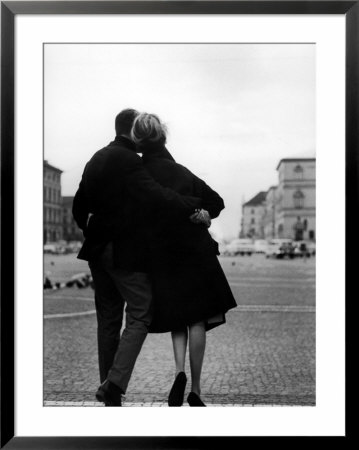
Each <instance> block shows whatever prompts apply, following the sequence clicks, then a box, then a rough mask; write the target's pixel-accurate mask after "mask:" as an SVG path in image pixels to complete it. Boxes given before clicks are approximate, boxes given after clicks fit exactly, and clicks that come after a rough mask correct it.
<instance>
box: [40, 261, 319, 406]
mask: <svg viewBox="0 0 359 450" xmlns="http://www.w3.org/2000/svg"><path fill="white" fill-rule="evenodd" d="M220 260H221V264H222V266H223V268H224V270H225V273H226V275H227V277H228V280H229V282H230V284H231V287H232V290H233V293H234V295H235V297H236V300H237V303H238V307H237V308H235V309H233V310H232V311H230V312H229V313H228V314H227V323H226V324H225V325H222V326H220V327H218V328H215V329H214V330H212V331H209V332H208V333H207V348H206V354H205V359H204V365H203V376H202V398H203V400H204V401H205V402H206V403H207V405H208V406H211V405H213V406H251V405H260V406H263V405H269V406H270V405H276V406H279V405H283V406H284V405H303V406H304V405H306V406H311V405H315V258H309V259H307V260H303V259H295V260H273V259H270V260H269V259H266V258H265V257H264V255H262V254H259V255H253V256H251V257H248V256H245V257H235V258H234V257H226V258H224V257H223V258H221V259H220ZM45 271H48V272H51V273H49V277H50V279H51V280H53V281H60V282H61V281H65V280H68V279H69V278H70V277H71V276H72V275H73V274H74V273H79V272H88V267H87V264H86V263H84V262H81V261H79V260H76V259H75V256H74V255H64V256H49V255H46V256H45ZM44 313H45V318H44V339H45V355H44V402H45V405H47V406H101V405H100V404H99V403H97V402H96V401H95V398H94V392H95V391H96V389H97V387H98V384H99V377H98V365H97V346H96V316H95V313H94V300H93V291H92V289H91V288H85V289H79V288H65V289H60V290H54V291H50V292H46V293H45V295H44ZM187 357H188V356H187ZM186 371H187V375H189V364H188V363H187V367H186ZM173 377H174V362H173V356H172V344H171V339H170V334H169V333H165V334H150V335H149V336H148V338H147V339H146V341H145V344H144V347H143V349H142V352H141V354H140V356H139V358H138V361H137V364H136V367H135V370H134V373H133V376H132V378H131V381H130V385H129V387H128V392H127V395H126V399H125V406H166V400H167V395H168V392H169V389H170V387H171V384H172V382H173ZM189 390H190V380H189V383H188V384H187V391H189Z"/></svg>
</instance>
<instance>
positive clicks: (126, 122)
mask: <svg viewBox="0 0 359 450" xmlns="http://www.w3.org/2000/svg"><path fill="white" fill-rule="evenodd" d="M138 114H139V112H138V111H136V110H135V109H124V110H122V111H121V112H120V113H119V114H117V116H116V120H115V129H116V136H121V134H128V135H129V134H130V132H131V128H132V125H133V122H134V120H135V119H136V117H137V116H138Z"/></svg>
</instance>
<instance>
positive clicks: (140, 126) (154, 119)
mask: <svg viewBox="0 0 359 450" xmlns="http://www.w3.org/2000/svg"><path fill="white" fill-rule="evenodd" d="M166 136H167V128H166V126H165V124H163V123H162V122H161V120H160V118H159V117H158V116H156V115H155V114H147V113H141V114H139V115H138V116H137V117H136V119H135V121H134V122H133V126H132V130H131V138H132V140H133V142H134V143H135V144H137V145H139V146H141V145H146V144H149V143H153V144H155V143H160V144H165V143H166Z"/></svg>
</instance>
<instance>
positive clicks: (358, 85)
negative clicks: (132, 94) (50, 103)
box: [0, 0, 359, 449]
mask: <svg viewBox="0 0 359 450" xmlns="http://www.w3.org/2000/svg"><path fill="white" fill-rule="evenodd" d="M18 14H324V15H326V14H341V15H345V20H346V292H347V298H348V293H349V292H352V288H354V287H355V286H354V278H355V277H354V276H353V275H354V270H355V268H354V266H353V265H352V264H350V258H351V256H352V255H353V251H355V249H354V248H353V246H352V245H351V246H350V248H349V245H348V242H349V240H350V238H351V237H353V238H355V236H356V234H355V233H356V232H357V230H358V229H359V226H358V219H357V217H356V215H355V214H353V212H352V210H353V208H352V206H353V205H355V207H356V206H357V205H358V190H359V189H358V188H359V183H358V166H359V164H358V154H359V132H358V130H359V114H358V111H359V1H337V0H333V1H236V0H234V1H200V0H197V1H92V2H90V1H77V2H76V1H26V2H25V1H4V2H1V80H2V82H1V193H2V196H1V215H0V219H2V220H1V241H0V243H1V445H0V446H1V448H6V449H45V448H46V449H75V448H76V449H80V448H81V449H85V448H86V449H98V448H103V449H112V448H117V449H118V448H126V449H127V448H156V449H157V448H207V447H211V446H214V447H217V446H219V445H220V446H225V447H229V446H230V445H232V444H233V441H237V439H238V438H237V437H235V438H229V437H228V438H227V437H203V436H202V437H201V436H199V437H160V436H158V437H141V438H139V437H51V438H49V437H40V436H39V437H25V436H15V435H14V421H15V420H14V419H15V409H14V331H15V330H14V281H15V279H14V245H15V243H14V58H15V55H14V31H15V28H14V21H15V17H16V15H18ZM354 245H355V246H357V244H354ZM346 311H347V312H346V319H348V309H347V308H346ZM346 340H347V341H348V327H346ZM346 400H347V402H346V408H347V411H348V400H349V399H348V397H347V398H346ZM346 416H347V419H348V415H346ZM348 426H349V422H348V421H347V422H346V437H349V432H350V430H349V428H348ZM218 440H220V441H221V442H217V441H218ZM235 445H238V442H235Z"/></svg>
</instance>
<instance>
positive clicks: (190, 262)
mask: <svg viewBox="0 0 359 450" xmlns="http://www.w3.org/2000/svg"><path fill="white" fill-rule="evenodd" d="M132 139H133V140H134V141H135V143H136V144H137V145H138V146H139V147H140V150H141V153H142V154H143V161H144V164H145V166H146V168H147V170H148V171H149V173H150V174H151V175H152V177H153V178H154V179H155V180H156V181H157V182H159V183H160V184H161V185H163V186H165V187H168V188H171V189H173V190H174V191H176V192H178V193H179V194H182V195H191V196H195V197H199V198H201V199H202V210H200V211H196V212H195V213H194V214H193V215H192V216H191V217H189V218H188V219H183V218H181V217H180V216H176V212H175V211H168V210H161V211H158V212H156V213H154V214H152V215H151V219H150V222H149V223H148V222H147V223H146V233H147V241H148V245H149V250H150V251H149V254H150V273H151V279H152V286H153V299H154V300H153V302H154V318H153V321H152V325H151V328H150V332H152V333H163V332H169V331H171V333H172V342H173V350H174V357H175V363H176V377H175V382H174V384H173V386H172V389H171V392H170V394H169V398H168V403H169V406H181V405H182V403H183V396H184V390H185V386H186V382H187V378H186V375H185V373H184V367H185V356H186V349H187V341H188V344H189V358H190V367H191V379H192V388H191V393H190V394H189V396H188V399H187V400H188V403H189V404H190V405H191V406H205V405H204V403H203V402H202V401H201V399H200V393H201V390H200V377H201V370H202V362H203V356H204V351H205V345H206V331H208V330H210V329H212V328H214V327H216V326H218V325H221V324H223V323H225V313H226V312H227V311H228V310H229V309H230V308H234V307H235V306H236V302H235V300H234V297H233V294H232V292H231V289H230V287H229V284H228V282H227V279H226V277H225V275H224V273H223V270H222V268H221V266H220V264H219V261H218V258H217V255H219V251H218V244H217V242H216V241H214V240H213V239H212V237H211V235H210V233H209V231H208V227H209V226H210V222H211V219H213V218H215V217H218V215H219V214H220V212H221V210H222V209H223V208H224V203H223V200H222V198H221V197H220V196H219V195H218V194H217V193H216V192H215V191H213V190H212V189H211V188H210V187H209V186H208V185H207V184H206V183H205V182H204V181H202V180H201V179H199V178H198V177H196V176H195V175H194V174H192V173H191V172H190V171H189V170H188V169H186V168H185V167H183V166H181V165H180V164H177V163H176V162H175V161H174V159H173V158H172V156H171V155H170V154H169V152H168V151H167V149H166V147H165V142H166V129H165V127H164V125H163V124H162V123H161V122H160V120H159V118H158V117H157V116H155V115H152V114H140V115H139V117H138V118H137V119H136V120H135V122H134V125H133V128H132Z"/></svg>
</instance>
